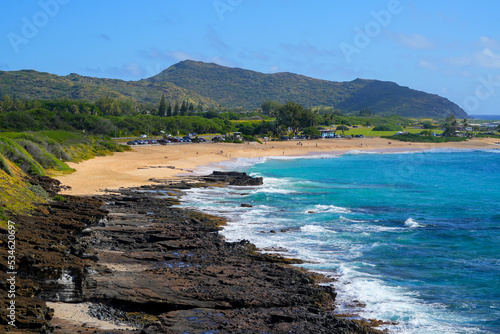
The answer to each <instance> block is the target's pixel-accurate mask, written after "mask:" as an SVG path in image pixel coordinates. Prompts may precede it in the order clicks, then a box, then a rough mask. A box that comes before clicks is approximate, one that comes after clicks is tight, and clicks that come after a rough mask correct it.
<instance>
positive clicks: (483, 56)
mask: <svg viewBox="0 0 500 334" xmlns="http://www.w3.org/2000/svg"><path fill="white" fill-rule="evenodd" d="M475 59H476V61H477V63H478V64H479V65H480V66H482V67H487V68H498V69H500V55H499V54H496V53H494V52H493V51H492V50H491V49H489V48H485V49H483V50H482V51H481V52H478V53H476V54H475Z"/></svg>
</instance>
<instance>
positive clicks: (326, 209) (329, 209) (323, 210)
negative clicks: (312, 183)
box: [304, 204, 351, 213]
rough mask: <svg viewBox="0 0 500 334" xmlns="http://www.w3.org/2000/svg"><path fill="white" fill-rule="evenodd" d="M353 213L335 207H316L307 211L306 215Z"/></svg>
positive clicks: (319, 205)
mask: <svg viewBox="0 0 500 334" xmlns="http://www.w3.org/2000/svg"><path fill="white" fill-rule="evenodd" d="M311 212H313V213H351V210H349V209H347V208H343V207H340V206H335V205H321V204H318V205H315V206H314V208H313V209H307V210H305V211H304V213H311Z"/></svg>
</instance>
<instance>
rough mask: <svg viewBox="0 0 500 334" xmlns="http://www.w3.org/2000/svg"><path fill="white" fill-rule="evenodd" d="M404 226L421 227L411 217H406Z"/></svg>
mask: <svg viewBox="0 0 500 334" xmlns="http://www.w3.org/2000/svg"><path fill="white" fill-rule="evenodd" d="M405 226H406V227H410V228H417V227H422V225H421V224H420V223H419V222H418V221H416V220H414V219H413V218H408V219H407V220H406V221H405Z"/></svg>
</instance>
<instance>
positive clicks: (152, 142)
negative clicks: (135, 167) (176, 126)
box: [147, 139, 158, 145]
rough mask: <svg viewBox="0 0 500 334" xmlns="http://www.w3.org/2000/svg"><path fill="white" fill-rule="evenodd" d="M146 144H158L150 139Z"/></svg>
mask: <svg viewBox="0 0 500 334" xmlns="http://www.w3.org/2000/svg"><path fill="white" fill-rule="evenodd" d="M147 142H148V144H151V145H156V144H158V142H157V141H156V140H154V139H150V140H148V141H147Z"/></svg>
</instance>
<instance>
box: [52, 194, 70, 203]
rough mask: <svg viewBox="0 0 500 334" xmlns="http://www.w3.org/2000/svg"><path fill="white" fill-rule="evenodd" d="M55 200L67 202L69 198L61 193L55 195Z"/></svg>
mask: <svg viewBox="0 0 500 334" xmlns="http://www.w3.org/2000/svg"><path fill="white" fill-rule="evenodd" d="M53 200H54V201H57V202H66V201H67V199H66V198H65V197H64V196H63V195H59V194H58V195H55V196H54V197H53Z"/></svg>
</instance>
